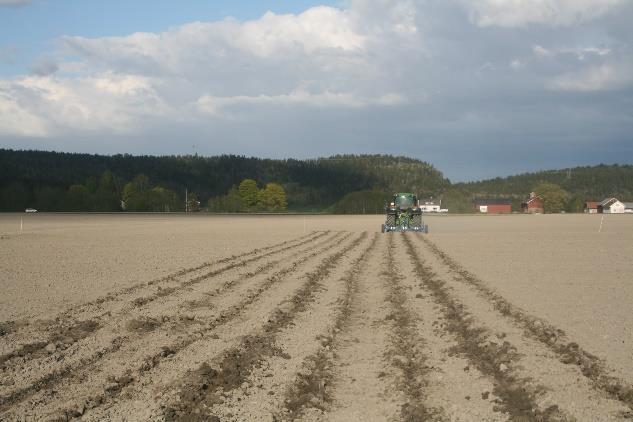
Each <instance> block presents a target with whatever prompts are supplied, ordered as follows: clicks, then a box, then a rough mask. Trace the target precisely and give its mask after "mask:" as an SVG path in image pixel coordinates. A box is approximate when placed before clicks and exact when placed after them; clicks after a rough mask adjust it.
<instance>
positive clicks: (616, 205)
mask: <svg viewBox="0 0 633 422" xmlns="http://www.w3.org/2000/svg"><path fill="white" fill-rule="evenodd" d="M598 212H599V213H601V214H624V204H623V203H622V202H620V201H618V200H617V199H616V198H607V199H605V200H604V201H602V202H600V203H599V204H598Z"/></svg>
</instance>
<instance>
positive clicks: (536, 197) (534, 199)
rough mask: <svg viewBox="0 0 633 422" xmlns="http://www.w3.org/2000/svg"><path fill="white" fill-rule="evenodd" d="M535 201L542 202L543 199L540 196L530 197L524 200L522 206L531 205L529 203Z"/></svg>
mask: <svg viewBox="0 0 633 422" xmlns="http://www.w3.org/2000/svg"><path fill="white" fill-rule="evenodd" d="M537 199H538V200H539V201H542V200H543V198H541V197H540V196H538V195H536V196H533V197H531V198H528V199H526V200H525V202H523V204H525V205H527V204H529V203H531V202H533V201H536V200H537Z"/></svg>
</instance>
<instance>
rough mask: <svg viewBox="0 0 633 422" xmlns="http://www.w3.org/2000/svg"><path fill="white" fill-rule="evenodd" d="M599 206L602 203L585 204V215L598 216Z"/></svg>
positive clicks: (589, 202) (590, 202)
mask: <svg viewBox="0 0 633 422" xmlns="http://www.w3.org/2000/svg"><path fill="white" fill-rule="evenodd" d="M598 204H600V202H594V201H588V202H585V214H597V213H598Z"/></svg>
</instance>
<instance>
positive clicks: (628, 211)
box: [624, 202, 633, 214]
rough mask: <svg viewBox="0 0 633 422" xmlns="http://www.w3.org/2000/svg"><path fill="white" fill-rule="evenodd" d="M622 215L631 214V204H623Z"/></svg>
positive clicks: (632, 204) (632, 210) (632, 211)
mask: <svg viewBox="0 0 633 422" xmlns="http://www.w3.org/2000/svg"><path fill="white" fill-rule="evenodd" d="M624 213H625V214H633V202H625V203H624Z"/></svg>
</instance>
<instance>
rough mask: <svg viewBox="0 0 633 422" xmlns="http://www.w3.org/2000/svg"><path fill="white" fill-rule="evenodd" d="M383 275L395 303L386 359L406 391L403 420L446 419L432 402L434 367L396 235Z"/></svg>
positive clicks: (390, 241)
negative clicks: (400, 262)
mask: <svg viewBox="0 0 633 422" xmlns="http://www.w3.org/2000/svg"><path fill="white" fill-rule="evenodd" d="M387 236H388V245H387V248H386V251H385V258H384V265H383V271H382V272H381V277H382V280H383V283H384V285H385V288H386V293H387V295H386V300H387V302H388V303H389V304H390V305H391V310H390V311H391V312H390V313H389V314H388V315H387V321H389V324H390V325H391V330H392V334H391V345H390V348H389V350H388V351H387V352H386V353H385V359H386V360H387V361H388V362H389V363H390V364H391V366H392V367H393V368H394V369H395V371H394V374H395V386H396V387H397V388H398V390H399V391H401V392H402V395H403V398H404V403H402V405H401V406H400V419H401V420H403V421H405V422H414V421H415V422H417V421H441V420H446V416H445V414H444V409H442V408H439V407H432V406H430V405H429V404H428V400H427V396H426V391H427V390H428V384H429V375H430V370H431V368H430V367H429V365H428V364H427V356H426V350H425V348H426V341H425V339H423V338H421V337H420V336H419V335H418V332H417V329H416V317H415V315H414V314H413V313H412V312H411V311H410V310H409V306H408V305H407V301H408V300H409V297H408V296H409V295H408V291H407V289H406V288H405V287H404V286H403V285H402V278H403V277H402V275H401V270H400V269H399V268H397V267H396V262H395V258H394V255H395V254H396V253H397V252H398V250H395V244H394V235H393V234H389V235H387Z"/></svg>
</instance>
